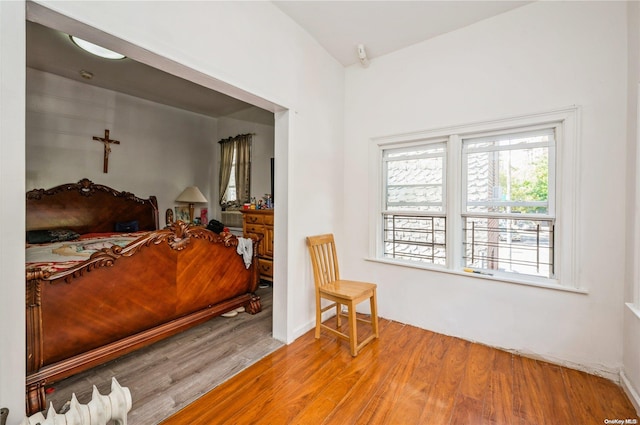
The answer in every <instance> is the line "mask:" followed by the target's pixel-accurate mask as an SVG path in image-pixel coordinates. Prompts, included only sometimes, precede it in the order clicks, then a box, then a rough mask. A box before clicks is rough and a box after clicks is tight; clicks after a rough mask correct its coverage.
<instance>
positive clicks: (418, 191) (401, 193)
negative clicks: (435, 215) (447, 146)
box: [384, 144, 444, 212]
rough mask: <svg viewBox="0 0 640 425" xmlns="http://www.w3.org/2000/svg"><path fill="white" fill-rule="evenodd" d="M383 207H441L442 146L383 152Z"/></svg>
mask: <svg viewBox="0 0 640 425" xmlns="http://www.w3.org/2000/svg"><path fill="white" fill-rule="evenodd" d="M384 164H385V170H384V171H385V176H386V181H385V187H386V193H385V205H386V208H385V209H387V210H403V211H436V212H443V211H444V192H443V190H444V146H442V145H441V144H435V145H430V146H427V147H424V146H423V147H416V148H414V149H412V150H407V149H397V150H388V151H385V154H384Z"/></svg>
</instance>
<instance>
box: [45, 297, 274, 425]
mask: <svg viewBox="0 0 640 425" xmlns="http://www.w3.org/2000/svg"><path fill="white" fill-rule="evenodd" d="M256 293H257V294H258V295H259V296H260V298H261V300H262V311H261V312H260V313H258V314H256V315H250V314H249V313H239V314H238V315H237V316H236V317H231V318H226V317H216V318H214V319H211V320H209V321H207V322H205V323H203V324H201V325H199V326H196V327H194V328H191V329H189V330H186V331H184V332H182V333H180V334H178V335H174V336H172V337H169V338H168V339H166V340H163V341H160V342H157V343H155V344H153V345H150V346H148V347H145V348H143V349H140V350H138V351H136V352H133V353H130V354H128V355H126V356H123V357H122V358H120V359H117V360H113V361H111V362H109V363H105V364H104V365H101V366H98V367H95V368H93V369H90V370H88V371H86V372H82V373H80V374H77V375H74V376H72V377H70V378H67V379H65V380H62V381H60V382H57V383H55V384H53V385H52V387H51V388H53V389H54V391H53V392H51V393H50V394H48V395H47V402H48V403H49V402H51V403H53V406H54V407H55V408H56V410H58V411H60V409H61V408H62V407H63V406H64V404H65V403H66V402H67V401H68V400H70V399H71V394H72V393H74V392H75V393H76V396H77V397H78V401H80V403H87V402H89V401H90V400H91V392H92V389H93V385H94V384H95V385H96V387H97V388H98V390H99V391H100V393H101V394H108V393H109V392H110V391H111V377H114V376H115V378H116V379H117V380H118V382H119V383H120V385H122V386H123V387H128V388H129V390H130V391H131V396H132V399H133V406H132V408H131V411H130V412H129V415H128V418H127V419H128V421H127V424H128V425H155V424H158V423H159V422H161V421H162V420H163V419H165V418H167V417H168V416H170V415H171V414H172V413H175V412H177V411H178V410H179V409H180V408H182V407H185V406H186V405H188V404H189V403H191V402H193V401H194V400H196V399H197V398H198V397H200V396H202V395H203V394H205V393H206V392H207V391H209V390H211V389H212V388H214V387H216V386H217V385H219V384H221V383H222V382H224V381H226V380H227V379H229V378H230V377H232V376H233V375H234V374H236V373H238V372H240V371H241V370H243V369H244V368H246V367H248V366H250V365H251V364H253V363H255V362H256V361H258V360H260V359H261V358H263V357H264V356H266V355H267V354H269V353H271V352H273V351H274V350H276V349H277V348H279V347H281V346H282V345H283V344H282V343H281V342H279V341H276V340H274V339H273V338H272V337H271V335H272V334H271V329H272V326H271V316H272V303H271V300H272V296H271V288H262V289H258V291H257V292H256Z"/></svg>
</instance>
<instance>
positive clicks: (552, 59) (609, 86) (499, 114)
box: [340, 2, 627, 378]
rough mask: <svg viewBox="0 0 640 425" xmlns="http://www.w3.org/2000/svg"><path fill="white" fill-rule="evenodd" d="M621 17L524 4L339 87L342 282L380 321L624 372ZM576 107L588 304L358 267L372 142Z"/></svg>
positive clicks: (521, 289) (603, 6) (615, 8)
mask: <svg viewBox="0 0 640 425" xmlns="http://www.w3.org/2000/svg"><path fill="white" fill-rule="evenodd" d="M626 37H627V34H626V4H625V3H623V2H535V3H533V4H530V5H527V6H524V7H521V8H518V9H516V10H514V11H512V12H509V13H505V14H502V15H499V16H496V17H494V18H491V19H487V20H485V21H482V22H480V23H477V24H475V25H471V26H468V27H466V28H463V29H460V30H458V31H455V32H452V33H449V34H445V35H443V36H440V37H437V38H435V39H432V40H430V41H426V42H423V43H420V44H417V45H414V46H411V47H408V48H406V49H403V50H401V51H398V52H395V53H392V54H389V55H386V56H384V57H381V58H376V59H374V60H372V61H371V65H370V66H369V68H366V69H363V68H361V67H359V66H353V67H350V68H348V69H347V74H346V87H347V90H346V102H345V104H346V106H345V143H346V146H345V164H344V165H345V172H348V175H349V178H348V179H347V180H345V189H346V190H345V200H344V216H345V228H344V232H343V234H342V237H341V240H340V243H341V245H343V249H342V253H343V255H344V256H345V257H346V262H345V264H346V267H344V271H343V274H345V275H349V274H352V275H355V276H359V277H361V278H364V279H370V280H372V281H377V282H378V283H379V291H380V295H379V298H378V299H379V301H378V302H379V310H380V315H381V316H383V317H387V318H390V319H394V320H397V321H400V322H405V323H409V324H413V325H416V326H419V327H423V328H426V329H430V330H433V331H436V332H441V333H444V334H448V335H455V336H459V337H462V338H465V339H469V340H474V341H479V342H482V343H485V344H488V345H492V346H497V347H502V348H505V349H510V350H516V351H519V352H522V353H525V354H529V355H533V356H537V357H543V358H546V359H549V360H551V361H555V362H560V363H564V364H567V365H571V366H575V367H578V368H581V369H586V370H591V371H596V372H601V373H604V374H606V375H608V376H610V377H613V378H615V377H616V376H617V372H618V371H619V369H620V367H621V366H622V360H621V359H622V338H623V334H622V323H623V318H622V312H623V308H622V306H623V287H624V278H625V273H624V269H625V262H624V250H625V248H624V247H625V201H624V199H625V195H626V193H627V192H626V181H625V177H626V171H625V169H626V167H625V165H626V164H625V152H626V127H625V126H626V68H627V64H626V57H627V56H626ZM574 104H576V105H580V106H581V107H582V125H581V129H580V130H581V132H582V133H581V139H580V144H581V146H580V152H581V155H580V158H578V160H579V163H580V166H581V170H582V173H581V175H580V179H579V182H578V187H579V192H580V193H579V196H578V199H581V203H580V205H577V211H579V220H580V221H579V223H578V227H577V228H578V232H579V233H580V235H579V240H580V241H582V244H581V246H580V247H578V249H579V252H578V254H579V255H578V258H580V259H581V261H582V262H581V263H580V264H579V265H578V270H579V271H580V272H579V277H578V279H579V281H578V282H575V285H576V286H578V287H580V288H584V289H586V290H587V291H588V295H584V294H579V293H571V292H562V291H557V290H549V289H542V288H537V287H530V286H524V285H517V284H510V283H504V282H497V281H496V282H494V281H487V280H481V279H479V278H473V277H466V276H459V275H454V274H448V273H439V272H431V271H425V270H418V269H410V268H405V267H399V266H392V265H386V264H380V263H374V262H368V261H365V258H366V257H367V256H368V246H369V238H370V237H371V235H369V229H368V222H367V219H366V218H367V212H366V211H365V210H364V208H363V206H366V205H368V191H369V188H370V184H375V182H373V183H372V182H370V181H368V168H367V167H368V155H369V144H370V143H371V142H370V139H371V138H372V137H378V136H386V135H392V134H400V133H407V132H413V131H420V130H430V129H436V128H441V127H445V126H449V125H457V124H468V123H474V122H479V121H484V120H492V119H499V118H506V117H510V116H515V115H523V114H527V113H536V112H542V111H547V110H552V109H556V108H560V107H566V106H570V105H574Z"/></svg>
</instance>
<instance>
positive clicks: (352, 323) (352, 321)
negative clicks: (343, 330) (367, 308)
mask: <svg viewBox="0 0 640 425" xmlns="http://www.w3.org/2000/svg"><path fill="white" fill-rule="evenodd" d="M349 345H350V347H351V355H352V356H353V357H355V356H357V355H358V326H357V321H356V306H355V305H354V303H349Z"/></svg>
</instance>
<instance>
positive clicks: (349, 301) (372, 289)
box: [307, 234, 378, 357]
mask: <svg viewBox="0 0 640 425" xmlns="http://www.w3.org/2000/svg"><path fill="white" fill-rule="evenodd" d="M307 246H308V247H309V254H310V255H311V264H312V265H313V277H314V280H315V286H316V339H318V338H320V329H325V330H327V331H329V332H330V333H332V334H333V335H336V336H337V337H338V338H342V339H345V340H347V341H349V344H350V348H351V355H352V356H354V357H355V356H357V355H358V352H359V351H360V349H361V348H362V347H364V346H365V345H366V344H368V343H369V342H371V341H372V340H373V339H374V338H378V310H377V309H378V306H377V301H376V284H375V283H368V282H358V281H353V280H342V279H340V272H339V269H338V258H337V255H336V247H335V242H334V240H333V235H332V234H327V235H318V236H309V237H307ZM323 298H324V299H326V300H329V301H331V304H329V305H327V306H325V307H322V299H323ZM367 299H368V300H369V303H370V305H371V320H366V319H363V318H359V317H357V316H356V305H358V304H359V303H360V302H362V301H366V300H367ZM343 305H345V306H347V308H348V314H346V315H345V314H344V313H343V312H342V306H343ZM334 306H335V308H336V321H337V328H336V329H334V328H333V327H331V326H328V325H325V324H324V323H322V313H324V312H325V311H327V310H329V309H331V308H333V307H334ZM342 316H346V317H348V318H349V334H348V335H347V334H346V333H344V332H341V331H340V327H341V325H342V323H341V318H342ZM358 321H360V322H365V323H369V324H370V325H371V327H372V331H373V332H372V334H371V335H370V336H369V337H368V338H366V339H365V340H364V341H362V342H361V343H360V344H358V328H357V327H356V324H357V322H358Z"/></svg>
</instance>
